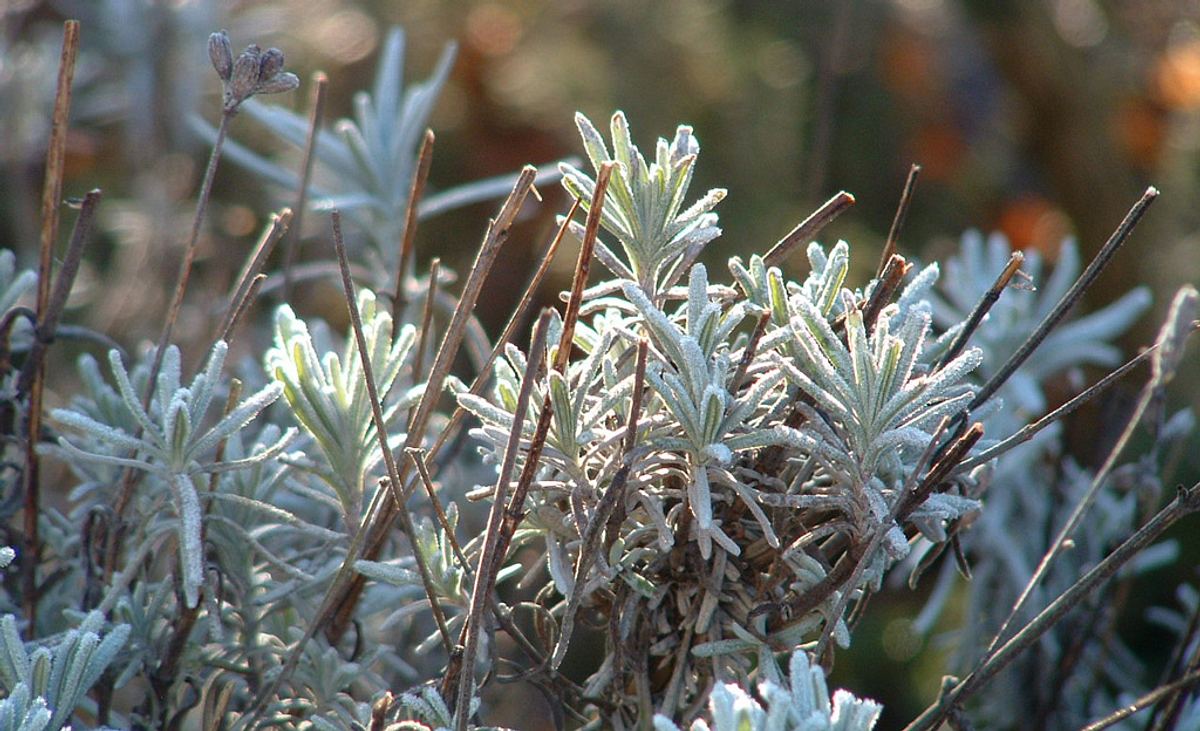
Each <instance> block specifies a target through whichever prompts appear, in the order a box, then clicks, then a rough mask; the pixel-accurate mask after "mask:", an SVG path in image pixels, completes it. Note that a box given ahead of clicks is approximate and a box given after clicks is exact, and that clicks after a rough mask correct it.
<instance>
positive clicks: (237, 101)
mask: <svg viewBox="0 0 1200 731" xmlns="http://www.w3.org/2000/svg"><path fill="white" fill-rule="evenodd" d="M208 58H209V60H210V61H212V65H213V68H214V69H215V70H216V72H217V76H219V77H221V87H222V89H223V91H224V94H225V113H226V114H236V113H237V110H238V107H239V106H241V104H242V102H244V101H246V100H247V99H249V98H250V97H252V96H254V95H255V94H278V93H280V92H284V91H291V90H292V89H295V88H296V87H298V86H300V79H299V78H297V77H296V75H295V74H293V73H290V72H287V71H284V70H283V51H281V50H279V49H278V48H268V49H267V50H265V51H264V50H262V49H261V48H259V47H258V45H256V44H254V43H251V44H250V45H249V46H246V50H244V51H242V52H241V53H239V54H238V56H237V58H236V59H235V58H234V57H233V47H232V45H231V44H230V42H229V35H228V34H227V33H226V32H225V31H223V30H221V31H217V32H216V33H213V34H212V35H210V36H209V37H208Z"/></svg>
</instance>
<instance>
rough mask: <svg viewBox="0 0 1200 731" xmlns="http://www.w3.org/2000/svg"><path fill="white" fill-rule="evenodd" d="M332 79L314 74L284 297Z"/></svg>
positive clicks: (289, 290)
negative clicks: (326, 95)
mask: <svg viewBox="0 0 1200 731" xmlns="http://www.w3.org/2000/svg"><path fill="white" fill-rule="evenodd" d="M328 86H329V78H328V77H326V76H325V73H324V72H323V71H316V72H314V73H313V75H312V95H311V97H310V100H309V109H310V110H311V111H309V114H308V137H307V138H305V140H304V157H303V158H302V159H301V162H300V190H298V191H296V207H295V208H294V209H293V210H295V212H296V219H295V225H294V226H292V227H291V229H290V231H289V232H288V240H287V248H286V250H285V251H284V254H283V297H284V299H285V300H286V299H290V298H291V296H292V285H293V284H294V282H293V281H292V264H294V263H295V261H296V249H297V248H299V246H300V234H301V229H302V228H303V225H304V208H305V207H306V206H307V205H308V185H309V183H310V182H311V181H312V171H313V163H314V162H315V161H316V159H317V156H316V150H317V137H318V135H319V133H320V131H321V117H323V116H324V115H325V91H326V89H327V87H328Z"/></svg>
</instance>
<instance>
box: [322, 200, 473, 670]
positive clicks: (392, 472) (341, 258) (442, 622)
mask: <svg viewBox="0 0 1200 731" xmlns="http://www.w3.org/2000/svg"><path fill="white" fill-rule="evenodd" d="M332 218H333V245H334V248H335V249H336V250H337V258H338V264H339V265H340V266H341V268H342V288H343V294H345V296H346V306H347V307H348V308H349V309H350V323H351V325H353V326H354V340H355V342H357V343H358V359H359V362H360V363H361V364H362V369H363V378H364V379H366V382H367V384H366V385H367V396H368V397H369V398H370V399H371V418H372V419H373V420H374V422H375V436H376V437H378V438H379V451H380V452H382V453H383V463H384V466H385V467H386V468H387V475H388V486H389V487H390V488H391V492H392V499H393V500H394V501H395V507H396V514H397V516H398V517H399V519H400V528H401V530H403V531H404V534H405V535H406V536H408V538H409V541H410V542H411V544H412V552H413V557H414V558H415V559H416V563H417V572H418V573H419V574H420V575H421V583H422V585H424V588H425V596H426V597H428V599H429V606H430V608H431V609H432V610H433V618H434V620H435V621H436V622H437V626H438V632H439V633H440V634H441V636H442V644H443V645H444V646H445V649H446V654H447V655H449V654H450V653H451V652H453V650H454V643H453V642H452V641H451V639H450V630H448V629H447V628H446V615H445V614H444V613H443V612H442V605H441V604H440V603H439V602H438V595H437V590H436V589H435V588H434V586H433V577H432V576H431V575H430V573H429V566H428V565H426V563H425V557H424V556H422V555H421V548H420V546H418V545H417V540H416V535H417V534H416V532H414V531H413V522H412V515H411V514H410V513H409V512H408V505H407V504H406V503H405V501H404V498H403V497H402V496H401V495H400V473H399V472H398V471H397V470H396V458H395V457H394V456H393V455H392V450H391V448H389V447H388V443H387V423H386V422H385V421H384V419H383V407H382V406H381V405H380V402H379V389H378V387H377V386H376V385H375V371H374V369H373V368H372V366H371V356H370V355H369V352H368V350H367V338H366V336H365V335H364V334H363V325H362V313H360V312H359V311H358V301H357V300H356V299H355V297H354V282H352V281H350V262H349V260H348V259H347V258H346V243H345V241H343V240H342V214H341V213H340V212H339V211H334V212H333V215H332Z"/></svg>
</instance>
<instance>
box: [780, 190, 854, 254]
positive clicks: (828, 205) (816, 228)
mask: <svg viewBox="0 0 1200 731" xmlns="http://www.w3.org/2000/svg"><path fill="white" fill-rule="evenodd" d="M852 205H854V196H852V195H850V194H849V193H847V192H846V191H844V190H843V191H841V192H839V193H838V194H837V195H835V196H833V197H832V198H830V199H829V200H827V201H825V202H824V203H822V204H821V207H820V208H818V209H817V210H815V211H813V212H812V213H811V214H810V215H809V217H808V218H806V219H804V220H803V221H801V222H800V223H798V224H797V225H796V228H794V229H792V230H791V231H789V232H788V234H787V236H784V237H783V238H782V239H780V240H779V241H778V242H776V244H775V245H774V246H772V247H771V249H770V251H768V252H767V253H766V255H765V256H763V262H765V263H766V265H767V266H769V267H772V266H778V265H780V264H782V263H783V262H784V260H785V259H787V258H788V255H789V254H791V253H792V249H795V248H796V247H797V246H799V245H800V244H803V243H805V242H807V241H812V240H813V237H815V236H816V235H817V234H818V233H820V232H821V229H823V228H825V227H826V226H828V225H829V224H830V223H832V222H833V219H835V218H837V217H838V216H840V215H842V213H843V212H844V211H845V210H846V209H847V208H849V207H850V206H852Z"/></svg>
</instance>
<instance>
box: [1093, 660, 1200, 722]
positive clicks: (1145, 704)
mask: <svg viewBox="0 0 1200 731" xmlns="http://www.w3.org/2000/svg"><path fill="white" fill-rule="evenodd" d="M1198 682H1200V670H1193V671H1192V672H1190V673H1188V674H1187V675H1185V676H1183V677H1182V678H1179V679H1178V680H1176V681H1174V682H1171V683H1167V684H1166V685H1160V686H1159V687H1157V688H1155V689H1154V690H1152V691H1150V692H1149V693H1146V694H1145V695H1143V696H1142V697H1141V698H1138V699H1137V700H1136V701H1134V702H1133V703H1130V704H1129V705H1127V706H1125V707H1124V708H1120V709H1118V710H1116V711H1113V712H1112V713H1111V714H1109V715H1107V716H1105V717H1104V718H1102V719H1100V720H1099V721H1093V722H1092V723H1089V724H1088V725H1086V726H1084V727H1083V728H1081V729H1079V731H1101V730H1102V729H1106V728H1108V727H1109V726H1113V725H1115V724H1117V723H1120V722H1121V721H1124V720H1125V719H1126V718H1129V717H1130V716H1132V715H1133V714H1135V713H1137V712H1138V711H1141V710H1142V709H1145V708H1149V707H1150V706H1152V705H1154V704H1155V703H1158V702H1159V701H1160V700H1162V699H1163V698H1165V697H1167V696H1169V695H1172V694H1174V693H1179V692H1180V691H1185V690H1187V689H1188V688H1190V687H1192V686H1193V685H1195V684H1196V683H1198Z"/></svg>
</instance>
